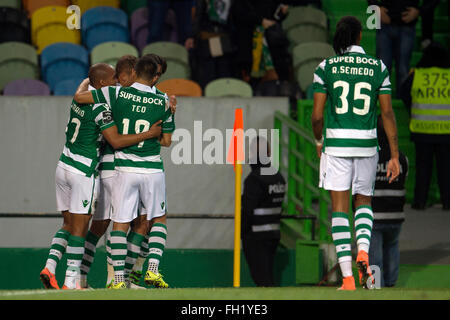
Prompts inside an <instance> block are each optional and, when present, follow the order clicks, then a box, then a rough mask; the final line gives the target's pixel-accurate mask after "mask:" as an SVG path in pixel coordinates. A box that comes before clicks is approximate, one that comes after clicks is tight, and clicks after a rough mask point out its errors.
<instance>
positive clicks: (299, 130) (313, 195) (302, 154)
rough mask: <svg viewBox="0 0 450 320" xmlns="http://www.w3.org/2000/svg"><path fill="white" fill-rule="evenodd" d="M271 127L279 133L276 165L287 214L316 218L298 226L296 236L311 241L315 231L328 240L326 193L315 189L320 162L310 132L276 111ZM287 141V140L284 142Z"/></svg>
mask: <svg viewBox="0 0 450 320" xmlns="http://www.w3.org/2000/svg"><path fill="white" fill-rule="evenodd" d="M274 128H275V129H277V130H279V134H280V139H279V156H280V159H279V164H280V170H281V171H282V172H284V173H285V174H286V175H285V176H286V177H287V185H288V190H287V203H286V204H285V205H286V214H287V215H291V216H294V215H296V214H297V213H298V212H301V214H303V215H310V216H316V217H317V219H316V221H317V224H316V226H314V225H313V224H312V223H313V222H314V220H312V221H310V220H306V221H304V222H302V223H301V225H302V227H301V229H302V230H297V231H298V233H299V234H300V235H301V236H302V237H303V238H305V239H309V238H311V230H313V229H315V228H314V227H316V228H317V229H318V240H319V241H326V242H329V241H331V237H330V233H329V229H330V222H329V206H330V204H331V200H330V197H329V195H328V193H327V192H326V191H325V190H323V189H319V188H318V187H317V179H316V178H315V177H316V176H318V172H319V162H318V161H317V156H316V155H315V153H316V148H315V143H314V138H313V137H312V134H311V132H309V131H307V130H306V129H305V128H303V127H302V126H301V125H300V124H299V123H297V122H296V121H295V120H292V119H291V118H289V117H288V116H286V115H284V114H282V113H281V112H278V111H277V112H275V115H274ZM286 138H287V139H286Z"/></svg>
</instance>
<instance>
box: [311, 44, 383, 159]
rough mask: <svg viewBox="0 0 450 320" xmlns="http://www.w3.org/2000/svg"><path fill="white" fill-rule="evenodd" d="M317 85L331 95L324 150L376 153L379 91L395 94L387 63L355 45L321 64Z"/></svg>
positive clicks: (355, 154) (346, 154)
mask: <svg viewBox="0 0 450 320" xmlns="http://www.w3.org/2000/svg"><path fill="white" fill-rule="evenodd" d="M313 88H314V92H321V93H326V94H327V95H328V105H327V107H326V116H325V126H324V144H323V147H324V150H323V151H324V153H326V154H330V155H333V156H338V157H370V156H373V155H374V154H376V153H377V151H378V140H377V110H376V107H377V100H378V95H382V94H391V83H390V81H389V72H388V70H387V68H386V66H385V65H384V63H383V62H382V61H381V60H380V59H377V58H373V57H371V56H369V55H367V54H366V53H365V52H364V50H363V48H361V47H360V46H351V47H350V48H349V49H348V50H347V52H346V53H345V54H343V55H341V56H334V57H331V58H328V59H325V60H323V61H322V62H321V63H320V64H319V66H318V67H317V69H316V71H315V72H314V82H313Z"/></svg>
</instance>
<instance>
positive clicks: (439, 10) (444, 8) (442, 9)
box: [434, 0, 450, 21]
mask: <svg viewBox="0 0 450 320" xmlns="http://www.w3.org/2000/svg"><path fill="white" fill-rule="evenodd" d="M449 5H450V3H449V1H448V0H441V1H439V4H438V5H437V7H436V9H435V10H434V15H435V17H447V21H448V6H449Z"/></svg>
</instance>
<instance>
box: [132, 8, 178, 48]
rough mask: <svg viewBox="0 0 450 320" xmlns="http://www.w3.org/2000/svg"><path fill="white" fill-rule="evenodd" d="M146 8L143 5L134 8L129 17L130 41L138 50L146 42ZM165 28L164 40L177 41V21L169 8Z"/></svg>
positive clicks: (147, 24) (147, 26)
mask: <svg viewBox="0 0 450 320" xmlns="http://www.w3.org/2000/svg"><path fill="white" fill-rule="evenodd" d="M148 19H149V18H148V8H147V7H143V8H139V9H137V10H135V11H134V12H133V14H132V15H131V17H130V21H131V23H130V24H131V43H132V44H133V45H134V46H135V47H136V48H137V49H138V51H139V52H141V51H142V49H144V47H145V46H146V45H147V44H148V42H147V40H148V29H149V23H150V22H149V20H148ZM165 23H166V28H165V29H166V30H165V31H164V41H171V42H177V39H178V33H177V21H176V17H175V12H174V11H173V10H169V11H168V12H167V17H166V22H165Z"/></svg>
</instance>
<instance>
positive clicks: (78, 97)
mask: <svg viewBox="0 0 450 320" xmlns="http://www.w3.org/2000/svg"><path fill="white" fill-rule="evenodd" d="M89 84H90V83H89V78H86V79H84V80H83V81H82V82H81V84H80V85H79V87H78V89H77V92H76V93H75V96H74V97H73V99H74V100H75V101H76V102H77V103H81V104H90V103H94V97H93V96H92V93H91V92H90V91H89Z"/></svg>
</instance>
